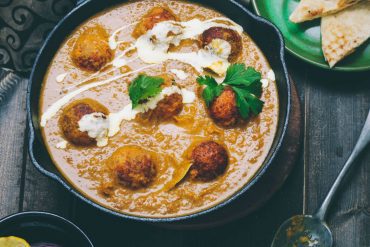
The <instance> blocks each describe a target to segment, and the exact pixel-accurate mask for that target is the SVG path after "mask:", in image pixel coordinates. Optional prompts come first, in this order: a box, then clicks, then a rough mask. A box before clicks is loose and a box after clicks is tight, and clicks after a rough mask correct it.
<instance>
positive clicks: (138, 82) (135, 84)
mask: <svg viewBox="0 0 370 247" xmlns="http://www.w3.org/2000/svg"><path fill="white" fill-rule="evenodd" d="M163 82H164V79H163V78H161V77H154V76H147V75H144V74H141V75H139V76H138V77H136V78H135V79H134V80H133V81H132V82H131V84H130V86H129V88H128V93H129V96H130V99H131V102H132V109H134V108H135V107H137V106H138V105H139V104H140V103H142V102H143V101H146V100H148V99H149V98H151V97H154V96H156V95H157V94H159V93H160V92H161V91H162V88H161V85H162V84H163Z"/></svg>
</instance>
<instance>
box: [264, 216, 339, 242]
mask: <svg viewBox="0 0 370 247" xmlns="http://www.w3.org/2000/svg"><path fill="white" fill-rule="evenodd" d="M306 246H307V247H323V246H325V247H331V246H333V236H332V233H331V231H330V229H329V227H328V226H327V225H326V223H325V222H324V221H321V220H320V219H319V218H318V217H315V216H312V215H296V216H293V217H292V218H290V219H288V220H287V221H285V222H284V223H283V224H282V225H281V226H280V228H279V230H278V231H277V232H276V235H275V237H274V240H273V242H272V245H271V247H306Z"/></svg>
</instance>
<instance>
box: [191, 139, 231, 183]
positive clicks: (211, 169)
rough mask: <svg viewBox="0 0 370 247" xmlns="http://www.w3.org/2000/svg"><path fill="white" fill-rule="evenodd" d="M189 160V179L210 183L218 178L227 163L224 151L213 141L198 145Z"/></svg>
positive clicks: (226, 155)
mask: <svg viewBox="0 0 370 247" xmlns="http://www.w3.org/2000/svg"><path fill="white" fill-rule="evenodd" d="M191 158H192V160H193V164H192V166H191V167H190V171H189V175H190V178H192V179H194V180H200V181H210V180H213V179H215V178H216V177H218V176H220V175H221V174H223V173H224V172H225V170H226V167H227V165H228V162H229V157H228V154H227V151H226V149H225V148H224V147H223V146H222V145H220V144H218V143H217V142H214V141H205V142H202V143H200V144H199V145H198V146H196V147H195V148H194V150H193V152H192V154H191Z"/></svg>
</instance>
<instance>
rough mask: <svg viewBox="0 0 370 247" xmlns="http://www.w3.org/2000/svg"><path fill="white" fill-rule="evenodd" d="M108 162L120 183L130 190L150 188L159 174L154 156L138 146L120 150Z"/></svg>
mask: <svg viewBox="0 0 370 247" xmlns="http://www.w3.org/2000/svg"><path fill="white" fill-rule="evenodd" d="M108 162H109V166H110V168H111V169H112V170H113V172H114V173H115V176H116V177H117V179H118V182H119V183H120V184H122V185H123V186H125V187H128V188H130V189H140V188H144V187H148V186H149V184H150V183H151V182H152V181H153V180H154V178H155V176H156V173H157V172H156V162H155V160H154V159H153V157H152V155H151V154H150V153H149V152H147V151H146V150H145V149H143V148H141V147H137V146H127V147H122V148H120V149H118V150H117V151H115V152H114V153H113V155H112V156H111V157H110V159H109V161H108Z"/></svg>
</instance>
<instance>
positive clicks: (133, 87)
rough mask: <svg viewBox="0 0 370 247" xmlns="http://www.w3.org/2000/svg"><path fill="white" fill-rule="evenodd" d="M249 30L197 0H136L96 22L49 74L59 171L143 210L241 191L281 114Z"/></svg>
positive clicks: (47, 135) (67, 46) (48, 133)
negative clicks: (196, 0)
mask: <svg viewBox="0 0 370 247" xmlns="http://www.w3.org/2000/svg"><path fill="white" fill-rule="evenodd" d="M248 28H253V27H248ZM246 31H247V30H243V28H242V27H241V26H240V25H238V24H237V23H235V22H233V21H232V20H230V19H228V18H226V17H225V16H223V15H222V14H220V13H218V12H216V11H215V10H212V9H210V8H208V7H203V6H200V5H197V4H195V3H192V2H187V1H164V0H150V1H149V0H144V1H130V2H128V3H125V4H122V5H119V6H116V7H114V8H112V9H109V10H107V11H105V12H103V13H101V14H99V15H96V16H94V17H92V18H91V19H89V20H87V21H86V22H85V23H83V24H82V25H81V26H79V27H78V28H77V29H76V30H75V31H74V32H73V33H72V34H71V35H70V36H69V37H66V41H65V42H64V44H63V45H62V46H61V47H60V49H59V50H58V51H57V52H56V55H55V57H54V59H53V60H52V62H51V64H50V66H49V68H48V71H47V73H46V76H45V79H44V82H43V88H42V94H41V98H40V125H41V127H42V134H43V139H44V142H45V144H46V146H47V148H48V151H49V153H50V155H51V157H52V159H53V161H54V163H55V165H56V166H57V168H58V169H59V170H60V172H61V173H62V174H63V175H64V176H65V178H66V179H68V181H69V182H70V183H71V184H73V186H75V187H76V188H77V189H78V190H79V191H80V192H81V193H83V194H84V195H85V196H87V197H88V198H91V199H92V200H94V201H95V202H97V203H99V204H100V205H102V206H104V207H107V208H110V209H113V210H115V211H118V212H122V213H125V214H130V215H135V216H142V217H175V216H180V215H188V214H192V213H195V212H198V211H201V210H205V209H207V208H210V207H212V206H215V205H216V204H219V203H220V202H222V201H224V200H225V199H227V198H228V197H230V196H232V195H233V194H234V193H236V192H237V191H238V190H240V189H241V188H242V187H243V186H245V185H246V184H247V183H248V182H249V181H250V180H251V179H252V178H253V177H254V175H255V174H256V172H257V171H258V170H259V169H260V168H261V167H262V166H263V163H264V161H265V159H266V156H267V154H268V152H269V150H270V148H271V145H272V142H273V140H274V137H275V132H276V128H277V122H278V108H279V106H278V95H277V89H276V84H275V76H274V73H273V71H272V70H271V68H270V66H269V63H268V61H267V60H266V58H265V57H264V55H263V54H262V52H261V51H260V50H259V48H258V46H257V45H256V44H255V43H254V42H253V40H251V38H250V37H249V36H248V34H247V32H246Z"/></svg>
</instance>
